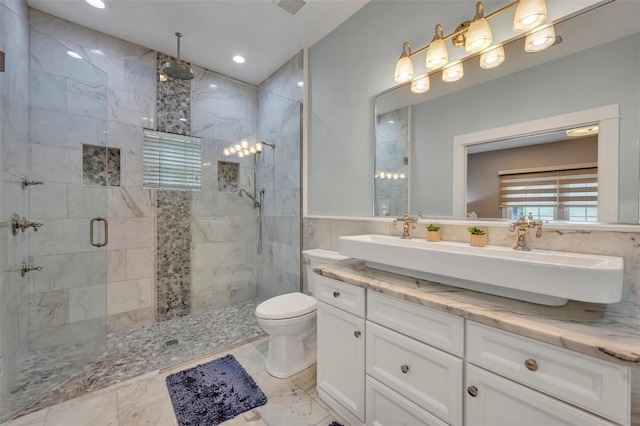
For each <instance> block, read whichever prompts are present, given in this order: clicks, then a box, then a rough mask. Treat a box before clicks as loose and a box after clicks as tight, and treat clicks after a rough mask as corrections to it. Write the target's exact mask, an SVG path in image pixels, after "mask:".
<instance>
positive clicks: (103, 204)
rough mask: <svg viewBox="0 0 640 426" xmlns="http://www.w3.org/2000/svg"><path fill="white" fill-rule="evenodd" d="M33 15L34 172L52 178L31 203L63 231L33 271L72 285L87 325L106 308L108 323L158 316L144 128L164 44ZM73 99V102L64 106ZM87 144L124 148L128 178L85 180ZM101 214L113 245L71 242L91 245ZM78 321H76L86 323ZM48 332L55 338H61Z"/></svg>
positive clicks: (52, 287) (72, 298)
mask: <svg viewBox="0 0 640 426" xmlns="http://www.w3.org/2000/svg"><path fill="white" fill-rule="evenodd" d="M29 19H30V21H31V23H32V25H33V26H34V28H35V30H34V31H32V33H31V54H32V64H31V86H32V90H31V97H30V104H31V108H30V114H29V115H30V126H29V131H30V138H31V143H32V146H33V151H32V163H33V164H34V165H35V166H36V167H35V168H34V170H37V171H38V173H37V174H38V176H34V177H35V178H38V179H41V180H44V181H45V182H47V184H45V185H43V186H39V187H32V188H31V194H32V196H31V200H32V201H31V205H30V209H31V212H32V216H33V217H48V218H49V219H47V222H48V223H47V224H46V225H45V226H44V227H43V228H42V229H41V230H40V231H38V234H40V233H41V232H43V231H44V232H45V233H46V232H48V233H50V238H51V239H52V241H58V242H59V241H65V243H64V244H60V243H58V244H57V246H46V245H45V246H43V249H42V250H40V251H39V252H38V251H36V254H35V256H36V257H35V258H34V262H36V261H37V262H39V263H40V264H43V265H47V266H46V267H47V269H48V273H47V274H43V275H42V276H41V277H38V278H34V281H33V284H32V285H33V293H34V294H37V293H39V292H44V291H59V290H63V291H64V290H66V291H68V292H69V296H68V297H69V320H70V323H73V324H76V322H77V321H79V322H82V321H85V322H86V324H87V332H91V330H93V329H94V328H95V327H94V323H95V322H96V321H98V320H97V317H98V316H99V315H102V318H103V319H102V321H104V318H105V317H106V321H107V329H108V331H109V332H115V331H121V330H127V329H131V328H136V327H140V326H143V325H148V324H152V323H153V322H154V321H155V316H156V303H155V192H154V191H153V190H147V189H144V188H143V187H142V135H143V128H144V127H149V128H154V126H155V119H154V117H155V99H156V94H155V91H156V73H155V64H156V53H155V52H154V51H153V50H151V49H147V48H144V47H141V46H137V45H134V44H132V43H129V42H126V41H124V40H120V39H117V38H114V37H111V36H108V35H106V34H102V33H99V32H96V31H94V30H91V29H89V28H86V27H82V26H79V25H76V24H73V23H71V22H68V21H65V20H63V19H60V18H57V17H54V16H52V15H49V14H46V13H43V12H40V11H38V10H34V9H29ZM44 34H49V35H51V37H53V39H55V40H58V41H59V43H61V44H62V45H63V46H64V50H63V51H62V53H63V54H62V55H60V54H59V52H57V50H56V48H55V47H56V46H57V44H58V42H55V41H53V39H52V38H50V37H48V36H45V35H44ZM66 50H73V51H74V52H77V53H78V54H80V55H81V56H82V57H83V58H84V59H85V60H86V61H87V62H89V63H90V64H91V65H93V66H94V67H89V66H84V67H81V66H79V65H78V63H79V61H78V60H75V59H73V58H70V57H68V56H66V55H64V53H65V52H66ZM74 61H75V62H74ZM105 74H106V76H105ZM76 81H78V82H80V83H82V84H79V83H75V82H76ZM51 82H54V83H55V84H52V83H51ZM65 82H66V83H65ZM101 82H102V85H106V88H105V90H104V93H105V95H104V96H103V95H102V94H101V93H99V92H98V91H97V90H98V89H97V88H98V87H99V86H100V83H101ZM69 100H73V102H72V106H71V108H70V109H65V108H64V106H65V105H66V103H68V101H69ZM98 106H100V108H102V110H103V111H104V113H103V114H101V115H100V114H98V113H97V111H98ZM82 144H87V145H93V146H99V147H106V146H107V145H108V146H109V147H110V148H114V149H119V150H120V163H121V170H120V187H110V188H103V189H100V188H90V187H86V186H82V185H81V181H80V179H81V171H82V155H81V145H82ZM52 158H53V159H55V160H56V161H53V162H51V161H50V159H52ZM50 164H64V167H49V165H50ZM45 187H46V188H45ZM45 214H47V215H48V216H44V215H45ZM96 216H102V217H104V216H106V217H107V218H108V220H109V245H108V246H107V249H106V253H104V249H102V251H98V252H94V251H84V252H83V251H79V250H77V249H74V248H73V244H78V245H79V244H83V245H86V243H87V240H88V236H86V235H84V234H85V233H86V232H87V228H88V220H90V218H92V217H96ZM43 221H44V220H43ZM45 229H46V230H45ZM43 235H44V234H43ZM70 237H72V238H70ZM43 239H44V238H43ZM67 241H73V243H71V242H67ZM54 249H55V250H54ZM47 269H43V272H44V271H45V270H47ZM92 271H93V272H94V274H93V275H92ZM96 271H102V272H101V273H98V274H95V272H96ZM104 275H106V277H105V276H104ZM34 297H35V296H34ZM35 300H39V299H37V298H36V299H35ZM77 301H80V302H81V304H80V305H79V304H77V303H76V302H77ZM39 311H40V310H39V309H37V308H36V309H35V312H34V313H33V314H34V315H35V313H36V312H39ZM82 312H87V313H86V314H83V313H82ZM94 317H95V318H94ZM81 318H84V319H83V320H80V319H81ZM77 327H78V326H77V324H76V325H75V328H69V330H73V333H78V330H77ZM38 333H39V335H42V331H41V330H38ZM34 336H35V334H34ZM65 338H66V337H65V336H62V337H60V339H62V340H64V339H65ZM41 340H42V341H43V342H44V341H49V342H51V343H52V344H55V340H54V339H48V338H47V339H45V338H41ZM34 345H35V344H34ZM35 346H38V345H35Z"/></svg>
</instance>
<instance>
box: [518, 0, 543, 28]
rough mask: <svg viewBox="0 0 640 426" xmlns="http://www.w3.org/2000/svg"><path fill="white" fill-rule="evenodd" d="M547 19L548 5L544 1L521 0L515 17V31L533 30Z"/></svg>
mask: <svg viewBox="0 0 640 426" xmlns="http://www.w3.org/2000/svg"><path fill="white" fill-rule="evenodd" d="M545 19H547V5H546V4H545V2H544V0H520V1H519V2H518V7H517V8H516V15H515V16H514V17H513V31H516V32H522V31H527V30H532V29H534V28H535V27H537V26H538V25H540V24H542V23H543V22H544V20H545Z"/></svg>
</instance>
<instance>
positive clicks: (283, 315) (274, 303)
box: [256, 292, 318, 320]
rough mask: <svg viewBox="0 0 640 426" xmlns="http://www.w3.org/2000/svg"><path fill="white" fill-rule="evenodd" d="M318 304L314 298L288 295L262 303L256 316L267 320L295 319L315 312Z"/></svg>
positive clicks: (304, 295)
mask: <svg viewBox="0 0 640 426" xmlns="http://www.w3.org/2000/svg"><path fill="white" fill-rule="evenodd" d="M317 304H318V301H317V300H316V299H315V298H314V297H311V296H307V295H306V294H304V293H299V292H296V293H287V294H283V295H280V296H276V297H272V298H271V299H269V300H265V301H264V302H262V303H260V304H259V305H258V307H257V308H256V316H257V317H258V318H261V319H265V320H283V319H288V318H295V317H299V316H302V315H305V314H308V313H310V312H314V311H315V310H316V308H317Z"/></svg>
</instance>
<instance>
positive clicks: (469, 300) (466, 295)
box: [314, 259, 640, 369]
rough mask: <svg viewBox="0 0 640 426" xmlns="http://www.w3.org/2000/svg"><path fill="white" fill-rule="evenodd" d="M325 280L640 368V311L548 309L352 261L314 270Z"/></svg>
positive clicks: (631, 307) (575, 306) (627, 307)
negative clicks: (385, 295) (364, 289)
mask: <svg viewBox="0 0 640 426" xmlns="http://www.w3.org/2000/svg"><path fill="white" fill-rule="evenodd" d="M314 271H316V272H317V273H320V274H321V275H323V276H326V277H329V278H333V279H336V280H339V281H343V282H345V283H349V284H352V285H356V286H359V287H364V288H366V289H369V290H372V291H378V292H381V293H383V294H387V295H390V296H393V297H397V298H400V299H404V300H406V301H409V302H413V303H417V304H420V305H423V306H426V307H429V308H432V309H436V310H438V311H442V312H447V313H450V314H453V315H457V316H460V317H464V318H467V319H470V320H473V321H477V322H479V323H482V324H487V325H490V326H493V327H496V328H500V329H502V330H506V331H510V332H513V333H516V334H519V335H522V336H527V337H531V338H532V339H536V340H540V341H543V342H546V343H549V344H552V345H555V346H560V347H563V348H567V349H570V350H572V351H575V352H579V353H582V354H586V355H590V356H593V357H596V358H600V359H603V360H606V361H610V362H613V363H616V364H618V365H623V366H628V367H632V368H636V369H640V307H639V306H638V305H637V304H633V303H625V302H620V303H616V304H609V305H605V304H593V303H584V302H575V301H570V302H569V303H567V304H566V305H564V306H560V307H557V306H553V307H552V306H543V305H537V304H533V303H528V302H521V301H518V300H513V299H507V298H503V297H499V296H493V295H489V294H484V293H479V292H475V291H470V290H464V289H460V288H457V287H451V286H448V285H443V284H437V283H433V282H429V281H424V280H419V279H416V278H411V277H407V276H403V275H396V274H392V273H388V272H383V271H379V270H376V269H371V268H368V267H367V266H366V265H365V264H364V262H363V261H360V260H353V259H351V260H346V261H342V262H339V263H336V264H332V265H323V266H320V267H317V268H315V269H314Z"/></svg>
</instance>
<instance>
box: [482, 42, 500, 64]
mask: <svg viewBox="0 0 640 426" xmlns="http://www.w3.org/2000/svg"><path fill="white" fill-rule="evenodd" d="M504 57H505V56H504V47H502V46H497V47H494V48H493V49H491V50H488V51H486V52H484V53H483V54H482V55H480V67H481V68H484V69H491V68H495V67H497V66H499V65H500V64H501V63H503V62H504Z"/></svg>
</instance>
